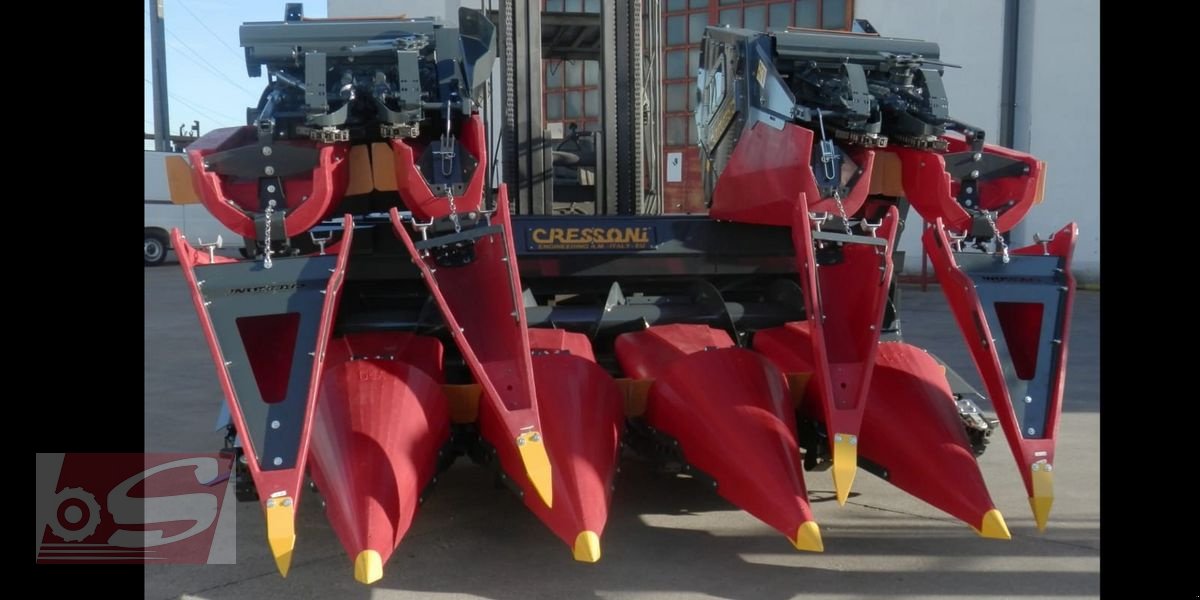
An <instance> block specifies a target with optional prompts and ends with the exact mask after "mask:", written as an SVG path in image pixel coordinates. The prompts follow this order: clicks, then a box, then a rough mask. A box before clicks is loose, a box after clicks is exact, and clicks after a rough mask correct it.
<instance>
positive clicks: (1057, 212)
mask: <svg viewBox="0 0 1200 600" xmlns="http://www.w3.org/2000/svg"><path fill="white" fill-rule="evenodd" d="M1020 2H1021V7H1020V12H1021V19H1020V29H1019V41H1018V45H1017V47H1018V53H1019V57H1018V61H1017V112H1016V115H1015V122H1016V124H1017V131H1016V136H1015V138H1016V139H1015V140H1014V142H1015V143H1014V145H1015V147H1016V149H1018V150H1021V151H1024V152H1030V153H1031V154H1033V155H1034V156H1037V157H1038V158H1040V159H1042V160H1045V161H1046V163H1047V179H1046V195H1045V201H1044V202H1043V203H1042V204H1041V205H1038V206H1036V207H1034V208H1033V209H1032V210H1031V211H1030V214H1029V216H1027V217H1026V218H1025V220H1024V221H1023V222H1022V224H1021V225H1020V226H1018V228H1017V229H1016V230H1015V231H1014V232H1013V240H1014V242H1016V243H1017V245H1025V244H1026V243H1027V242H1028V241H1030V240H1031V239H1032V236H1033V234H1034V233H1041V234H1042V235H1048V234H1050V233H1053V232H1055V231H1057V230H1058V229H1059V228H1061V227H1062V226H1064V225H1066V224H1067V223H1068V222H1070V221H1075V222H1077V223H1078V224H1079V229H1080V238H1079V243H1078V245H1077V247H1076V250H1075V263H1074V266H1075V269H1074V270H1075V272H1076V275H1077V276H1079V277H1080V279H1081V280H1083V281H1097V282H1098V281H1099V279H1100V202H1099V191H1100V137H1099V136H1100V133H1099V131H1100V130H1099V126H1100V101H1099V92H1100V8H1099V3H1097V2H1095V0H1020ZM854 16H855V18H858V19H867V20H868V21H870V22H871V24H872V25H874V26H875V29H876V30H878V31H879V33H880V34H881V35H884V36H894V37H912V38H918V39H923V40H928V41H932V42H936V43H937V44H938V45H939V46H940V47H941V51H942V60H943V61H945V62H948V63H952V64H956V65H962V67H963V68H962V69H947V70H946V74H945V76H944V78H943V81H944V82H945V84H946V94H947V96H948V97H949V101H950V113H951V114H952V115H953V116H955V117H956V118H958V119H960V120H962V121H965V122H967V123H971V124H973V125H977V126H980V127H983V128H984V129H985V131H987V132H988V139H989V141H991V142H992V143H996V142H997V141H998V140H999V137H1000V111H1001V103H1002V101H1003V100H1002V96H1001V86H1002V83H1003V82H1002V77H1003V71H1004V69H1003V64H1004V63H1003V61H1004V0H971V1H970V2H962V1H961V0H906V1H904V2H897V1H896V0H855V2H854ZM922 227H923V223H922V222H921V219H920V218H919V217H917V216H916V215H915V214H910V217H909V220H908V222H907V224H906V226H905V235H904V239H902V240H901V243H900V248H901V249H902V250H905V251H906V252H907V253H908V259H907V260H906V261H905V262H906V264H905V268H906V271H907V272H908V273H915V272H919V271H920V268H921V262H920V261H921V258H920V257H921V243H920V233H921V228H922Z"/></svg>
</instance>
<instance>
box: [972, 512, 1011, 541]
mask: <svg viewBox="0 0 1200 600" xmlns="http://www.w3.org/2000/svg"><path fill="white" fill-rule="evenodd" d="M975 533H978V534H979V535H980V536H982V537H985V538H991V539H994V540H1011V539H1012V534H1011V533H1009V532H1008V523H1005V522H1004V515H1002V514H1000V511H999V510H996V509H994V508H993V509H992V510H989V511H987V512H986V513H984V514H983V524H982V525H981V526H980V527H979V529H976V530H975Z"/></svg>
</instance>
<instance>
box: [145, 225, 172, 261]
mask: <svg viewBox="0 0 1200 600" xmlns="http://www.w3.org/2000/svg"><path fill="white" fill-rule="evenodd" d="M142 251H143V254H144V258H145V259H146V266H147V267H155V266H158V265H161V264H163V261H165V260H167V236H166V235H165V234H163V233H162V232H160V231H147V232H146V241H145V243H144V245H143V246H142Z"/></svg>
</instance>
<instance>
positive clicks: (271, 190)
mask: <svg viewBox="0 0 1200 600" xmlns="http://www.w3.org/2000/svg"><path fill="white" fill-rule="evenodd" d="M267 191H268V192H270V193H272V194H274V193H275V186H274V185H268V186H267Z"/></svg>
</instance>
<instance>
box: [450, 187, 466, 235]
mask: <svg viewBox="0 0 1200 600" xmlns="http://www.w3.org/2000/svg"><path fill="white" fill-rule="evenodd" d="M446 199H447V200H449V201H450V220H451V221H453V222H454V233H462V223H460V222H459V221H458V209H457V208H455V206H454V192H447V193H446Z"/></svg>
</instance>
